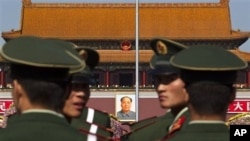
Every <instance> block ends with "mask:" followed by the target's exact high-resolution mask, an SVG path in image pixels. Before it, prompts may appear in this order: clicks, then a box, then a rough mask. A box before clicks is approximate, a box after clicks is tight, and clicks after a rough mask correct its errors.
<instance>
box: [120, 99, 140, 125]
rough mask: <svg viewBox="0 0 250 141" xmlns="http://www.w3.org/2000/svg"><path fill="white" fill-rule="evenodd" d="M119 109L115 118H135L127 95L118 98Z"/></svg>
mask: <svg viewBox="0 0 250 141" xmlns="http://www.w3.org/2000/svg"><path fill="white" fill-rule="evenodd" d="M120 102H121V110H120V111H118V112H117V113H116V115H117V118H118V119H120V120H135V119H136V113H135V112H134V111H131V105H132V102H133V100H132V98H131V97H129V96H124V97H122V98H121V99H120Z"/></svg>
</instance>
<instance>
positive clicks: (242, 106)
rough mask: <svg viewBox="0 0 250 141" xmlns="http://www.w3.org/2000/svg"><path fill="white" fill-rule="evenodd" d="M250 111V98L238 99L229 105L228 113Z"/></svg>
mask: <svg viewBox="0 0 250 141" xmlns="http://www.w3.org/2000/svg"><path fill="white" fill-rule="evenodd" d="M244 112H250V99H236V100H234V102H232V103H231V104H230V105H229V107H228V113H244Z"/></svg>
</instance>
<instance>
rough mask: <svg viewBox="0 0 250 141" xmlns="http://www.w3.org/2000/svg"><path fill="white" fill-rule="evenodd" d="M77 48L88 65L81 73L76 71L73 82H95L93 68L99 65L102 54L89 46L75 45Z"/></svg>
mask: <svg viewBox="0 0 250 141" xmlns="http://www.w3.org/2000/svg"><path fill="white" fill-rule="evenodd" d="M75 50H76V51H77V52H78V54H79V55H80V56H81V58H82V59H83V60H85V61H86V67H85V69H84V70H82V71H81V72H80V73H76V74H74V75H73V77H72V83H88V84H95V80H94V79H93V76H94V74H93V72H92V71H93V69H94V68H95V67H96V66H97V65H98V63H99V60H100V56H99V54H98V52H97V51H95V50H94V49H91V48H87V47H77V46H76V45H75Z"/></svg>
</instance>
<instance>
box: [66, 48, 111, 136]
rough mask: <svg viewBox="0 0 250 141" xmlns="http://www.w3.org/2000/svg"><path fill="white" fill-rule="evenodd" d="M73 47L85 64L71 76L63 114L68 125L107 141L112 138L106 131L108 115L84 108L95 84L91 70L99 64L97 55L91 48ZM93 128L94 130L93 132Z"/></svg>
mask: <svg viewBox="0 0 250 141" xmlns="http://www.w3.org/2000/svg"><path fill="white" fill-rule="evenodd" d="M74 46H75V47H76V48H75V50H76V51H77V52H78V54H79V55H80V56H81V58H82V60H83V61H85V62H86V67H85V69H84V70H82V71H81V72H78V73H74V74H72V78H71V83H70V89H71V93H70V96H69V97H68V99H67V100H66V102H65V106H64V109H63V113H64V114H65V115H66V117H67V119H68V121H69V122H70V124H71V125H72V126H73V127H74V128H76V129H78V130H80V131H82V133H84V134H88V133H91V134H94V135H96V138H98V139H102V140H103V139H107V140H108V138H111V136H112V133H111V132H110V131H108V130H107V128H110V117H109V114H108V113H105V112H102V111H100V110H97V109H94V108H91V107H86V104H87V102H88V100H89V97H90V94H91V92H90V87H89V86H90V85H94V84H95V79H94V73H93V70H94V69H95V67H96V66H97V65H98V64H99V58H100V57H99V54H98V52H97V51H96V50H94V49H91V48H87V47H77V46H76V45H74ZM93 127H95V128H96V130H93Z"/></svg>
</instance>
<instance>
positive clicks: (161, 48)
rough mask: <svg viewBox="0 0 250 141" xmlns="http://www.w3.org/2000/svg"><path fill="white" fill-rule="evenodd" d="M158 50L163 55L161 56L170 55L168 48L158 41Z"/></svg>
mask: <svg viewBox="0 0 250 141" xmlns="http://www.w3.org/2000/svg"><path fill="white" fill-rule="evenodd" d="M156 50H157V52H158V54H161V55H164V54H167V53H168V49H167V46H166V44H164V43H163V42H162V41H158V42H157V43H156Z"/></svg>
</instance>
